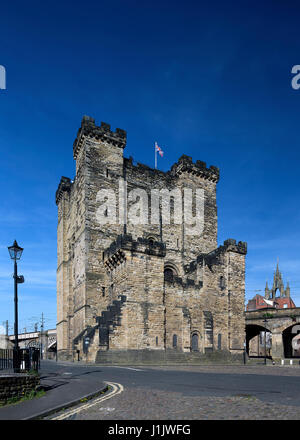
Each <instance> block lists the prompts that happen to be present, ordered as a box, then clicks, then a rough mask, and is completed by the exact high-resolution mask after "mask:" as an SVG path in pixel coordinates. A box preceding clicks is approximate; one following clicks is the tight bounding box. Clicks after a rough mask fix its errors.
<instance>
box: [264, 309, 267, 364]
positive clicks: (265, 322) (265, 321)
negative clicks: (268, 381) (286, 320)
mask: <svg viewBox="0 0 300 440" xmlns="http://www.w3.org/2000/svg"><path fill="white" fill-rule="evenodd" d="M267 322H268V321H267V318H266V316H265V319H264V324H265V365H267Z"/></svg>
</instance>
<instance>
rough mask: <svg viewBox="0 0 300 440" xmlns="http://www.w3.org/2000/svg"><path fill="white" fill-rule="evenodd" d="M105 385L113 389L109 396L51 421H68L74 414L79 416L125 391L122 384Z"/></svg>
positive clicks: (108, 383)
mask: <svg viewBox="0 0 300 440" xmlns="http://www.w3.org/2000/svg"><path fill="white" fill-rule="evenodd" d="M104 383H106V384H107V385H108V386H109V387H111V388H112V391H111V392H110V393H109V394H108V395H105V396H101V397H98V398H97V399H93V400H92V401H91V402H90V403H85V404H84V405H80V406H78V407H77V408H73V409H70V410H69V411H66V412H64V413H63V414H61V415H60V416H57V417H53V418H51V420H64V419H67V418H68V417H71V416H73V415H74V414H78V413H79V412H81V411H84V410H86V409H89V408H92V407H93V406H95V405H98V403H101V402H104V400H107V399H110V398H111V397H114V396H116V395H117V394H120V393H122V391H124V387H123V385H121V384H120V383H113V382H104Z"/></svg>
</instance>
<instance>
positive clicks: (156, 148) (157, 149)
mask: <svg viewBox="0 0 300 440" xmlns="http://www.w3.org/2000/svg"><path fill="white" fill-rule="evenodd" d="M155 151H158V154H159V155H160V156H161V157H163V155H164V152H163V151H162V149H161V148H160V147H159V146H158V145H157V142H155Z"/></svg>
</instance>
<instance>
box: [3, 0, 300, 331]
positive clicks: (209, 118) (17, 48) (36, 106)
mask: <svg viewBox="0 0 300 440" xmlns="http://www.w3.org/2000/svg"><path fill="white" fill-rule="evenodd" d="M299 12H300V6H299V2H296V1H294V2H293V1H289V2H288V3H287V2H285V3H283V2H282V1H276V0H273V1H270V2H269V1H264V2H259V1H251V2H249V1H226V2H224V1H215V2H201V3H200V2H198V1H189V0H188V1H185V2H184V3H182V2H179V1H155V0H154V1H151V2H147V1H125V0H123V1H114V0H111V1H110V2H99V1H98V2H97V1H89V0H87V1H85V2H84V3H82V2H76V1H72V2H67V1H62V2H43V3H41V2H35V1H27V2H19V1H16V2H13V3H10V4H8V3H7V4H6V5H1V16H0V42H1V43H0V44H1V45H0V47H1V50H0V65H3V66H4V67H5V68H6V73H7V89H6V90H0V118H1V119H0V152H1V173H0V192H1V194H0V196H1V205H0V324H1V323H2V322H3V321H5V320H6V319H8V320H9V323H10V326H12V325H13V280H12V278H11V275H12V271H13V266H12V262H11V261H10V260H9V255H8V252H7V246H9V245H10V244H12V242H13V240H14V239H17V241H18V242H19V244H20V245H21V246H23V247H24V248H25V250H24V253H23V257H22V260H21V262H20V264H19V272H20V273H22V274H24V276H25V281H26V282H25V284H23V285H20V286H19V287H20V288H19V318H20V329H22V328H24V327H26V328H27V330H29V329H32V328H33V324H34V322H37V321H40V317H41V314H42V312H43V313H44V315H45V318H46V326H47V327H48V328H50V327H54V326H55V323H56V279H55V276H56V222H57V212H56V205H55V202H54V195H55V191H56V189H57V185H58V183H59V180H60V177H61V176H62V175H64V176H69V177H71V178H72V177H74V173H75V163H74V161H73V157H72V144H73V141H74V138H75V136H76V133H77V129H78V127H79V125H80V122H81V118H82V116H83V115H84V114H87V115H90V116H93V117H94V118H95V119H96V122H98V123H100V122H101V121H105V122H108V123H110V124H111V126H112V128H113V129H114V128H116V127H119V128H123V129H125V130H126V131H127V133H128V142H127V147H126V149H125V156H126V157H129V156H130V155H132V156H133V157H134V159H135V160H136V161H139V162H142V163H145V164H148V165H150V166H154V163H153V142H154V141H158V143H159V144H160V145H162V146H163V147H164V148H163V149H164V152H165V155H164V158H163V159H160V158H159V159H158V160H159V163H158V166H159V168H160V169H162V170H165V171H166V170H168V169H170V167H171V165H172V164H173V163H174V162H175V161H177V159H178V158H179V157H180V156H181V154H187V155H190V156H192V157H193V159H194V160H197V159H200V160H203V161H206V162H207V164H208V165H216V166H218V167H220V173H221V178H220V182H219V184H218V193H217V196H218V199H217V200H218V215H219V237H218V242H219V244H222V243H223V241H224V240H225V239H226V238H235V239H237V240H238V241H239V240H242V241H247V242H248V255H247V270H246V299H247V300H248V299H249V298H251V297H252V296H254V295H255V293H257V292H255V290H260V289H264V286H265V282H266V280H268V281H269V284H270V283H271V282H272V277H273V271H274V270H275V266H276V261H277V258H279V265H280V268H281V270H282V272H283V277H284V281H286V280H289V281H290V285H291V293H292V297H293V298H294V301H295V302H296V305H297V306H300V274H299V267H300V256H299V255H300V240H299V239H300V232H299V220H300V208H299V182H298V179H299V177H298V170H299V165H300V153H299V110H300V89H299V90H294V89H293V88H292V87H291V79H292V76H293V75H292V74H291V69H292V67H293V66H294V65H296V64H300V40H299Z"/></svg>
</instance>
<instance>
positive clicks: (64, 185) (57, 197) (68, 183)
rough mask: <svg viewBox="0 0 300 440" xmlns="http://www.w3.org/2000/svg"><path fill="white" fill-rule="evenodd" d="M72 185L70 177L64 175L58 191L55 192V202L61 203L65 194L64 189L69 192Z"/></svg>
mask: <svg viewBox="0 0 300 440" xmlns="http://www.w3.org/2000/svg"><path fill="white" fill-rule="evenodd" d="M71 187H72V182H71V179H70V178H69V177H62V178H61V179H60V182H59V185H58V188H57V191H56V193H55V202H56V204H57V205H58V204H59V202H60V200H61V198H62V196H63V193H64V191H68V192H69V191H70V190H71Z"/></svg>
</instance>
